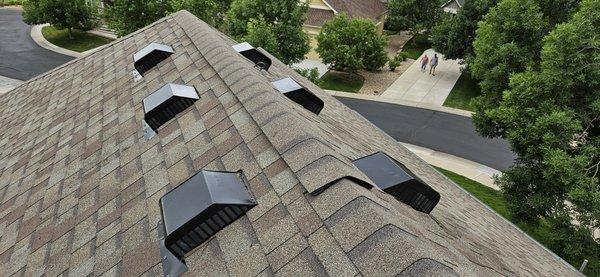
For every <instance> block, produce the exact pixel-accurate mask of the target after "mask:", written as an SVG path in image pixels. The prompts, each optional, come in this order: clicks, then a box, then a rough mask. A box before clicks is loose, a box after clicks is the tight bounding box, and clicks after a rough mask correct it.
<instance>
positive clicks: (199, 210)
mask: <svg viewBox="0 0 600 277" xmlns="http://www.w3.org/2000/svg"><path fill="white" fill-rule="evenodd" d="M254 206H256V202H255V201H254V199H253V198H252V197H251V196H250V194H249V192H248V190H247V189H246V185H245V179H244V177H243V174H242V173H241V172H217V171H206V170H202V171H200V172H198V173H197V174H196V175H194V176H192V177H191V178H190V179H188V180H187V181H185V182H183V183H182V184H181V185H179V186H178V187H176V188H174V189H173V190H171V191H170V192H168V193H167V194H165V195H164V196H163V197H162V198H161V199H160V207H161V212H162V219H163V221H162V222H163V224H164V226H163V227H164V234H165V238H164V245H165V247H166V248H167V249H168V250H169V251H170V252H171V253H173V255H175V256H176V257H177V258H178V259H183V256H184V255H185V254H186V253H188V252H190V251H192V250H193V249H194V248H196V247H198V246H199V245H200V244H202V243H203V242H204V241H206V240H208V239H209V238H210V237H212V236H213V235H215V234H216V233H217V232H218V231H219V230H221V229H223V228H225V227H226V226H227V225H229V224H231V223H232V222H234V221H235V220H237V219H238V218H240V217H242V216H243V215H245V214H246V212H247V211H248V210H250V209H251V208H252V207H254Z"/></svg>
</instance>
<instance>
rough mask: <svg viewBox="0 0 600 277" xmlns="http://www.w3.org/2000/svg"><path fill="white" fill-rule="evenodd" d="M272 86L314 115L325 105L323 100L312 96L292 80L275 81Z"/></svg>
mask: <svg viewBox="0 0 600 277" xmlns="http://www.w3.org/2000/svg"><path fill="white" fill-rule="evenodd" d="M273 86H275V88H276V89H277V90H278V91H279V92H281V93H283V95H285V96H286V97H287V98H289V99H290V100H292V101H294V102H296V103H298V104H300V105H301V106H302V107H304V108H305V109H307V110H309V111H311V112H313V113H314V114H317V115H318V114H319V113H320V112H321V110H323V106H324V105H325V103H324V102H323V100H321V99H319V97H317V96H316V95H314V94H312V93H311V92H310V91H308V90H307V89H306V88H304V87H303V86H301V85H300V84H298V83H297V82H296V81H294V79H292V78H285V79H281V80H279V81H275V82H273Z"/></svg>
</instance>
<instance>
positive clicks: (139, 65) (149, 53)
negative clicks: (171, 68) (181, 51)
mask: <svg viewBox="0 0 600 277" xmlns="http://www.w3.org/2000/svg"><path fill="white" fill-rule="evenodd" d="M173 53H174V51H173V48H172V47H171V46H168V45H164V44H159V43H155V42H153V43H150V44H149V45H148V46H146V47H144V48H143V49H142V50H140V51H138V52H137V53H135V54H133V61H134V66H135V69H136V70H137V71H138V73H140V75H142V76H144V73H146V71H148V70H150V69H151V68H153V67H155V66H156V65H157V64H158V63H160V62H162V61H163V60H165V59H166V58H168V57H169V56H171V54H173Z"/></svg>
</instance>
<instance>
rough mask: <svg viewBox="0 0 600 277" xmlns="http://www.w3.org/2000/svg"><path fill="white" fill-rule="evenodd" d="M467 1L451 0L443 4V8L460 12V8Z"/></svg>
mask: <svg viewBox="0 0 600 277" xmlns="http://www.w3.org/2000/svg"><path fill="white" fill-rule="evenodd" d="M465 1H466V0H449V1H448V2H446V3H444V5H442V10H443V11H444V12H447V13H453V14H456V13H458V10H460V9H461V8H462V7H463V6H464V5H465Z"/></svg>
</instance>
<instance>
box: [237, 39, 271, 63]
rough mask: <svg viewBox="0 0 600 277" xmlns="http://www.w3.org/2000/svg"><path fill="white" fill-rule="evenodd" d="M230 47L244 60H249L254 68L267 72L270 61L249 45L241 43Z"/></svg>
mask: <svg viewBox="0 0 600 277" xmlns="http://www.w3.org/2000/svg"><path fill="white" fill-rule="evenodd" d="M232 47H233V49H234V50H235V51H236V52H238V53H240V54H242V56H244V57H246V59H249V60H251V61H252V62H253V63H254V64H255V65H256V67H258V68H260V69H264V70H269V67H271V63H272V62H271V59H269V57H267V56H266V55H265V54H263V53H261V52H260V51H258V49H256V48H254V47H253V46H252V45H250V43H247V42H243V43H240V44H236V45H234V46H232Z"/></svg>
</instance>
